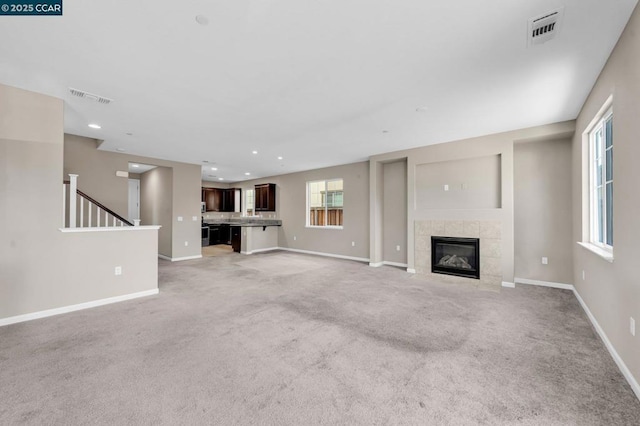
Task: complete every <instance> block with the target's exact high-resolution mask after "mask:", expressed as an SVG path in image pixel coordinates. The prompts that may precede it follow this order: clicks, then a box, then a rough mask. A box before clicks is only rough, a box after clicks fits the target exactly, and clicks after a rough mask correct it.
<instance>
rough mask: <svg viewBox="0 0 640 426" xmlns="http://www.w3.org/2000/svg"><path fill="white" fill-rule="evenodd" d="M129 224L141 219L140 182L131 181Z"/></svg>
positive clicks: (137, 180)
mask: <svg viewBox="0 0 640 426" xmlns="http://www.w3.org/2000/svg"><path fill="white" fill-rule="evenodd" d="M128 219H129V222H131V223H133V220H134V219H140V180H139V179H129V218H128Z"/></svg>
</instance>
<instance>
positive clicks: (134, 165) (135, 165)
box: [131, 164, 140, 168]
mask: <svg viewBox="0 0 640 426" xmlns="http://www.w3.org/2000/svg"><path fill="white" fill-rule="evenodd" d="M131 167H136V168H137V167H140V165H138V164H132V165H131Z"/></svg>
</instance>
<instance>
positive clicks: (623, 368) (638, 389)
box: [514, 278, 640, 400]
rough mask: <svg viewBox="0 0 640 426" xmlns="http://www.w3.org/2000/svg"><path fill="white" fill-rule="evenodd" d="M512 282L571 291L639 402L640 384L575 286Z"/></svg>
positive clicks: (546, 282)
mask: <svg viewBox="0 0 640 426" xmlns="http://www.w3.org/2000/svg"><path fill="white" fill-rule="evenodd" d="M514 281H515V282H516V283H517V284H528V285H538V286H543V287H552V288H559V289H562V290H571V291H573V294H574V295H575V296H576V299H578V302H580V306H582V310H584V312H585V313H586V314H587V317H588V318H589V321H591V324H592V325H593V328H595V329H596V332H597V333H598V336H600V339H601V340H602V342H603V343H604V346H605V347H606V348H607V350H608V351H609V354H610V355H611V358H613V360H614V361H615V363H616V365H617V366H618V368H619V369H620V372H621V373H622V375H623V376H624V378H625V379H626V380H627V382H628V383H629V386H631V389H632V390H633V393H635V394H636V397H637V398H638V399H639V400H640V384H638V381H637V380H636V378H635V377H633V374H631V371H630V370H629V368H628V367H627V365H626V364H625V363H624V361H623V360H622V358H621V357H620V355H618V352H617V351H616V349H615V348H614V347H613V344H612V343H611V341H610V340H609V338H608V337H607V335H606V333H605V332H604V330H603V329H602V327H600V324H598V320H596V317H595V316H593V314H592V313H591V311H590V310H589V307H588V306H587V304H586V303H585V302H584V300H582V297H581V296H580V293H578V290H576V288H575V286H573V285H572V284H563V283H554V282H550V281H538V280H528V279H525V278H515V279H514Z"/></svg>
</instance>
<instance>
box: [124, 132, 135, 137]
mask: <svg viewBox="0 0 640 426" xmlns="http://www.w3.org/2000/svg"><path fill="white" fill-rule="evenodd" d="M125 135H127V136H133V133H130V132H129V133H125Z"/></svg>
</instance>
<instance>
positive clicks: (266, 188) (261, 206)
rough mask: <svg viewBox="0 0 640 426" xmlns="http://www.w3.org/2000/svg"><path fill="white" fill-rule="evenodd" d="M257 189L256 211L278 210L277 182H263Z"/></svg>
mask: <svg viewBox="0 0 640 426" xmlns="http://www.w3.org/2000/svg"><path fill="white" fill-rule="evenodd" d="M255 189H256V192H255V203H256V204H255V211H257V212H274V211H276V184H275V183H263V184H261V185H256V186H255Z"/></svg>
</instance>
